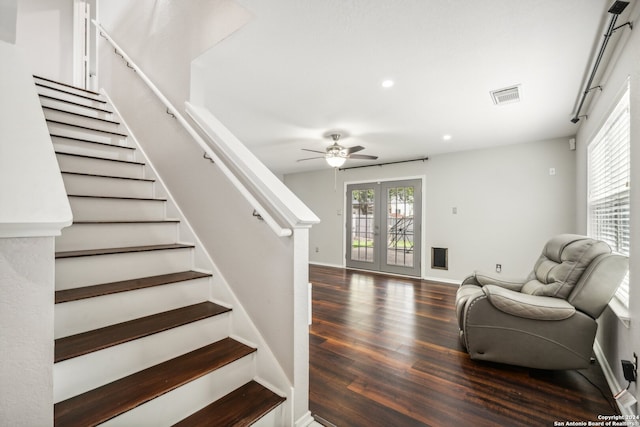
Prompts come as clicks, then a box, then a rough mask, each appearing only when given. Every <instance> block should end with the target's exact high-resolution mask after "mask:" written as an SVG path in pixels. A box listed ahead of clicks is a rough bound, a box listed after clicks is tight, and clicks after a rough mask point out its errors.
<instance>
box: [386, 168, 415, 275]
mask: <svg viewBox="0 0 640 427" xmlns="http://www.w3.org/2000/svg"><path fill="white" fill-rule="evenodd" d="M380 192H381V194H382V195H383V196H382V197H383V198H384V201H385V203H384V207H383V208H382V210H381V212H380V214H379V215H380V216H381V217H382V218H383V221H384V224H385V232H384V233H383V236H384V242H383V243H384V245H385V250H384V251H382V253H381V256H382V257H383V259H382V260H381V262H380V271H385V272H387V273H396V274H406V275H408V276H419V275H420V274H421V270H420V260H421V250H420V244H421V241H422V234H421V231H420V230H421V229H422V227H421V225H422V224H421V219H422V213H421V212H422V181H421V180H419V179H412V180H405V181H390V182H383V183H381V184H380Z"/></svg>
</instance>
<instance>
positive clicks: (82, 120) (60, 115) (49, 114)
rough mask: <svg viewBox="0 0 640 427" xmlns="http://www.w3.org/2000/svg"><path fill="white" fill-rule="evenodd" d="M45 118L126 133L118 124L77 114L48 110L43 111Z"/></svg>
mask: <svg viewBox="0 0 640 427" xmlns="http://www.w3.org/2000/svg"><path fill="white" fill-rule="evenodd" d="M43 111H44V116H45V118H47V119H48V120H56V121H60V122H64V123H70V124H74V125H78V126H84V127H88V128H91V129H100V130H106V131H109V132H118V133H125V131H124V130H123V129H122V128H121V127H120V125H119V124H118V123H110V122H105V121H103V120H96V119H92V118H88V117H82V116H77V115H75V114H69V113H65V112H62V111H56V110H50V109H48V108H45V109H43Z"/></svg>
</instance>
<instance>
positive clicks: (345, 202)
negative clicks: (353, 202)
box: [342, 175, 428, 278]
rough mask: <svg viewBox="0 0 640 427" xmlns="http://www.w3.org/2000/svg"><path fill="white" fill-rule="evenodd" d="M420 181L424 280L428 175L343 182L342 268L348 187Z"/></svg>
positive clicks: (344, 258)
mask: <svg viewBox="0 0 640 427" xmlns="http://www.w3.org/2000/svg"><path fill="white" fill-rule="evenodd" d="M416 179H417V180H420V181H421V189H422V191H421V198H422V204H421V217H420V220H421V223H422V226H421V231H420V246H421V252H422V253H421V255H420V260H419V262H420V278H424V272H425V265H426V260H427V256H428V254H427V253H428V251H427V250H426V249H425V247H426V246H425V244H426V236H425V231H424V230H425V215H426V212H427V210H426V203H427V202H426V197H425V193H426V185H425V184H426V181H427V180H426V175H410V176H397V177H387V178H370V179H361V180H353V181H343V187H344V188H343V190H342V198H343V200H342V212H343V218H344V220H343V222H342V267H343V268H346V267H347V250H348V248H347V238H346V237H347V236H346V234H347V217H348V216H349V215H348V212H347V206H348V200H347V197H346V194H347V186H349V185H351V184H366V183H370V182H376V183H382V182H389V181H409V180H416ZM381 273H382V274H385V273H384V272H381Z"/></svg>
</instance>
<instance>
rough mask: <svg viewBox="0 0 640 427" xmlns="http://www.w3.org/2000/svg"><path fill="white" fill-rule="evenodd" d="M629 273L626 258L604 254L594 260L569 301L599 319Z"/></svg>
mask: <svg viewBox="0 0 640 427" xmlns="http://www.w3.org/2000/svg"><path fill="white" fill-rule="evenodd" d="M627 271H629V259H628V258H627V257H626V256H622V255H614V254H602V255H600V256H598V257H597V258H596V259H594V260H593V262H592V263H591V264H589V267H587V269H586V270H585V272H584V273H583V274H582V277H580V280H578V283H577V284H576V286H575V288H574V289H573V292H571V295H569V298H568V299H567V301H568V302H569V303H570V304H571V305H573V306H574V307H576V308H577V309H578V310H580V311H582V312H584V313H587V314H588V315H589V316H591V317H593V318H594V319H597V318H598V317H600V314H602V311H603V310H604V308H605V307H606V306H607V304H608V303H609V301H610V300H611V298H612V297H613V295H614V294H615V293H616V290H617V289H618V286H619V285H620V282H622V279H624V276H625V275H626V274H627Z"/></svg>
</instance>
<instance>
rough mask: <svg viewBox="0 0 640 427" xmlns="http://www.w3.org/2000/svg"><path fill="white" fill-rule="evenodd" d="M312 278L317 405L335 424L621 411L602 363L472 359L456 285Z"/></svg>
mask: <svg viewBox="0 0 640 427" xmlns="http://www.w3.org/2000/svg"><path fill="white" fill-rule="evenodd" d="M310 281H311V282H312V283H313V325H312V327H311V334H310V338H309V340H310V403H309V406H310V409H311V412H312V413H313V414H314V415H317V416H318V417H320V418H321V419H323V420H325V421H328V422H329V423H331V424H334V425H336V426H340V427H343V426H367V427H372V426H384V427H390V426H492V427H494V426H523V427H532V426H553V425H554V422H555V421H560V422H566V421H585V422H586V421H597V420H598V415H600V414H602V415H611V414H616V413H618V412H617V409H616V408H615V404H614V403H613V402H612V401H611V400H610V399H608V398H605V397H604V396H603V394H602V392H604V393H607V396H608V395H609V394H610V393H609V388H608V386H607V384H606V381H605V379H604V376H603V375H602V371H601V369H600V367H599V366H598V365H597V363H596V364H594V365H592V366H591V367H590V368H589V369H585V370H581V371H540V370H534V369H526V368H520V367H515V366H508V365H500V364H492V363H486V362H484V363H483V362H476V361H472V360H471V359H470V358H469V356H468V354H467V353H466V352H465V351H464V349H463V347H462V346H461V344H460V342H459V340H458V326H457V323H456V320H455V313H454V298H455V292H456V289H457V287H456V286H455V285H448V284H441V283H433V282H426V281H423V280H414V279H408V278H400V277H392V276H385V275H379V274H374V273H363V272H359V271H351V270H343V269H336V268H329V267H320V266H311V267H310ZM600 390H602V392H601V391H600ZM320 421H322V420H320ZM329 423H327V425H330V424H329Z"/></svg>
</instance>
